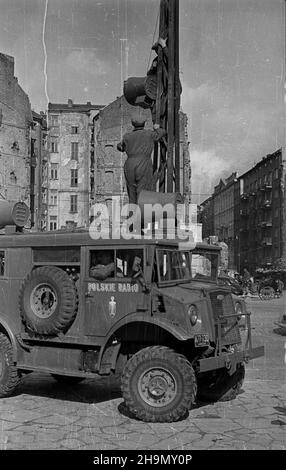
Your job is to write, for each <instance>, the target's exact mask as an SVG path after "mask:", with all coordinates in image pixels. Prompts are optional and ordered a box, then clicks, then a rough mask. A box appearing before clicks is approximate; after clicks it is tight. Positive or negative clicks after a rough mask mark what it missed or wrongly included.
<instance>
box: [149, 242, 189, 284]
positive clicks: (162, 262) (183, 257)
mask: <svg viewBox="0 0 286 470" xmlns="http://www.w3.org/2000/svg"><path fill="white" fill-rule="evenodd" d="M157 262H158V267H159V280H160V281H161V282H162V281H178V280H182V281H183V280H188V279H191V263H190V253H189V252H188V251H174V250H171V249H165V250H157Z"/></svg>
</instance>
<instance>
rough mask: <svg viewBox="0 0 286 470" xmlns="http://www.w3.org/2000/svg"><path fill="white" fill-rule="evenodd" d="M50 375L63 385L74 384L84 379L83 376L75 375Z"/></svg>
mask: <svg viewBox="0 0 286 470" xmlns="http://www.w3.org/2000/svg"><path fill="white" fill-rule="evenodd" d="M52 377H53V379H55V380H56V381H57V382H58V383H59V384H63V385H76V384H79V383H80V382H82V381H83V380H84V377H75V376H71V375H59V374H52Z"/></svg>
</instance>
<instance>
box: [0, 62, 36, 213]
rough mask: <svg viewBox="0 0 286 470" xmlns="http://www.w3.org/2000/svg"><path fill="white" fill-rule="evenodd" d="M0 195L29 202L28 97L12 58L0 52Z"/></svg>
mask: <svg viewBox="0 0 286 470" xmlns="http://www.w3.org/2000/svg"><path fill="white" fill-rule="evenodd" d="M0 116H1V118H0V119H1V125H0V195H1V196H2V197H3V198H5V199H7V200H8V201H12V202H16V201H19V200H23V201H25V202H26V204H27V205H28V206H29V204H30V125H31V121H32V114H31V105H30V101H29V98H28V96H27V95H26V93H24V91H23V90H22V88H21V87H20V85H19V84H18V81H17V78H16V77H14V59H13V57H10V56H8V55H5V54H0Z"/></svg>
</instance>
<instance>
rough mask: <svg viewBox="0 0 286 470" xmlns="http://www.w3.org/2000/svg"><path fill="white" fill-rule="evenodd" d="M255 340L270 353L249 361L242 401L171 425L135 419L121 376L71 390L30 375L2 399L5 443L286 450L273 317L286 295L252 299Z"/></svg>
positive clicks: (282, 378) (284, 398)
mask: <svg viewBox="0 0 286 470" xmlns="http://www.w3.org/2000/svg"><path fill="white" fill-rule="evenodd" d="M247 303H248V306H249V308H250V310H251V311H252V312H253V315H252V324H253V335H254V336H255V344H256V343H257V344H259V343H260V344H264V345H265V350H266V355H265V357H262V358H259V359H257V360H255V361H252V362H251V363H250V364H248V365H247V371H246V379H245V382H244V385H243V389H242V392H241V393H240V395H239V396H238V398H237V399H236V400H233V401H231V402H226V403H215V404H210V405H202V406H198V407H197V408H195V409H192V410H191V411H190V413H189V416H188V417H187V418H186V419H185V420H183V421H180V422H177V423H172V424H148V423H143V422H140V421H136V420H134V419H130V418H129V417H128V416H127V415H126V413H125V410H124V406H123V401H122V398H121V396H120V389H119V384H118V382H117V381H116V379H115V378H113V379H110V378H99V379H97V380H94V381H91V380H86V381H84V382H83V383H81V384H79V385H77V386H73V387H72V388H69V389H68V387H67V386H63V385H59V384H57V383H56V382H55V381H54V380H53V378H52V377H50V376H49V375H45V374H31V375H28V376H26V377H25V378H24V380H23V382H22V385H21V387H20V389H19V392H18V395H16V396H13V397H10V398H6V399H2V400H1V401H0V414H1V418H0V448H1V449H2V450H4V449H41V450H43V449H50V450H52V449H74V450H81V449H82V450H83V449H89V450H97V449H98V450H104V449H117V450H118V449H124V450H125V449H130V450H131V449H134V450H147V449H148V450H149V449H154V450H155V449H156V450H157V449H164V450H175V449H176V450H195V449H201V450H204V449H228V450H231V449H245V450H246V449H249V450H255V449H275V450H276V449H277V450H283V449H284V450H285V448H286V373H285V353H286V349H285V344H286V337H285V336H282V335H280V334H278V333H277V331H275V325H274V323H273V322H274V321H275V320H278V319H279V318H280V316H281V313H282V309H283V308H285V298H284V300H283V299H278V300H277V299H275V300H273V301H265V302H263V301H260V300H256V299H249V300H247Z"/></svg>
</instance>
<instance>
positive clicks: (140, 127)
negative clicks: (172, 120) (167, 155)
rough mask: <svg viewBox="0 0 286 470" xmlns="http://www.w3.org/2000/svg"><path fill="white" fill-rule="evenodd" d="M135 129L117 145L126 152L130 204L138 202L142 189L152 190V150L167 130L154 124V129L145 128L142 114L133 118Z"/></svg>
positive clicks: (125, 173)
mask: <svg viewBox="0 0 286 470" xmlns="http://www.w3.org/2000/svg"><path fill="white" fill-rule="evenodd" d="M131 122H132V125H133V131H131V132H128V133H126V134H124V136H123V139H122V141H121V142H120V143H119V144H118V145H117V149H118V150H119V151H120V152H126V154H127V160H126V162H125V164H124V175H125V180H126V186H127V193H128V197H129V203H130V204H137V202H138V196H139V193H140V191H142V190H143V189H146V190H152V177H153V165H152V159H151V155H152V151H153V148H154V142H158V141H159V140H160V139H161V138H162V137H164V135H165V134H166V131H165V130H164V129H161V128H160V126H159V125H158V124H154V126H153V129H154V130H153V131H152V130H149V129H145V128H144V126H145V122H146V118H145V117H144V116H142V115H140V114H138V115H137V116H134V117H133V118H132V120H131Z"/></svg>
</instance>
